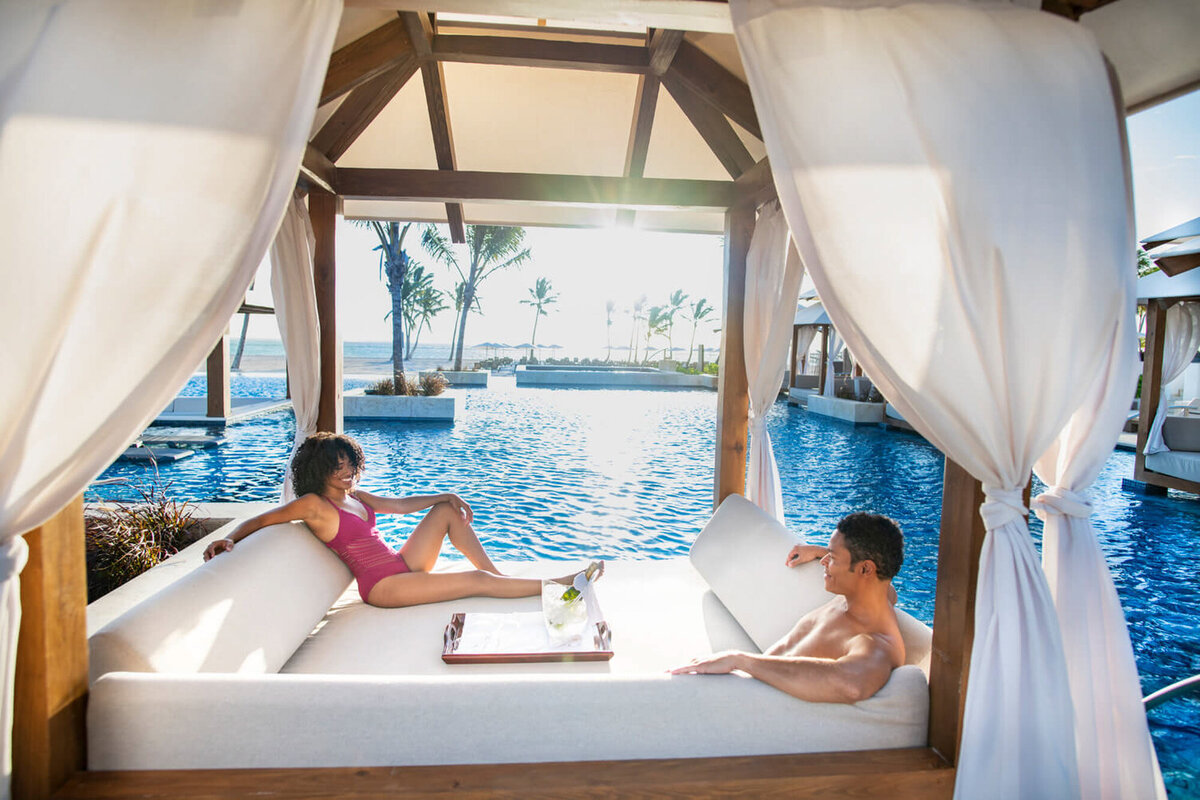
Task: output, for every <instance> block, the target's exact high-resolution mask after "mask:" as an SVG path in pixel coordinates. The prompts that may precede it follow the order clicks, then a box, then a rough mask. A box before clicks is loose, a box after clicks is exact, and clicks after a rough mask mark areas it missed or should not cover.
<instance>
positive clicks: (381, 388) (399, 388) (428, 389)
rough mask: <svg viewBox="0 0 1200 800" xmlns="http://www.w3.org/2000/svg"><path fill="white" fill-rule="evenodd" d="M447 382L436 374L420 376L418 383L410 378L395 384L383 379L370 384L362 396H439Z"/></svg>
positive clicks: (390, 380)
mask: <svg viewBox="0 0 1200 800" xmlns="http://www.w3.org/2000/svg"><path fill="white" fill-rule="evenodd" d="M449 385H450V383H449V381H447V380H446V376H445V375H440V374H438V373H436V372H427V373H425V374H424V375H422V376H421V380H420V381H419V382H418V381H416V380H414V379H412V378H406V379H404V380H402V381H400V382H396V381H395V380H393V379H392V378H384V379H382V380H378V381H376V382H375V383H373V384H371V385H370V386H368V387H367V388H365V389H363V394H377V395H388V396H400V397H417V396H422V395H423V396H425V397H433V396H434V395H439V394H441V393H442V392H443V391H444V390H445V388H446V387H447V386H449Z"/></svg>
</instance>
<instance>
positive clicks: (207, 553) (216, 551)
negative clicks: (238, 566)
mask: <svg viewBox="0 0 1200 800" xmlns="http://www.w3.org/2000/svg"><path fill="white" fill-rule="evenodd" d="M233 545H234V541H233V539H217V540H216V541H215V542H213V543H212V544H210V545H209V546H208V547H206V548H204V560H205V561H208V560H209V559H210V558H212V557H213V556H215V555H220V554H221V553H227V552H229V551H230V550H232V549H233Z"/></svg>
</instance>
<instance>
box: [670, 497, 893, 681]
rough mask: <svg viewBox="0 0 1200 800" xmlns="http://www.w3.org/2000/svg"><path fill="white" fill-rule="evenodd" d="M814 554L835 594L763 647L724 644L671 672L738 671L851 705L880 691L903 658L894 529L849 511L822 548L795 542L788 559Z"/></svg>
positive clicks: (885, 520)
mask: <svg viewBox="0 0 1200 800" xmlns="http://www.w3.org/2000/svg"><path fill="white" fill-rule="evenodd" d="M817 558H820V559H821V566H822V567H824V569H825V589H826V591H829V592H832V593H833V594H835V595H837V596H836V597H834V598H833V599H832V600H830V601H829V602H828V603H826V604H825V605H823V606H821V607H820V608H817V609H814V610H813V611H810V612H809V613H807V614H805V615H804V616H803V617H802V618H801V619H800V621H799V622H798V623H797V624H796V627H794V628H792V630H791V632H790V633H789V634H788V635H787V636H785V637H783V638H782V639H780V640H779V641H778V642H776V643H775V644H774V645H773V646H772V647H771V648H770V649H769V650H767V652H765V653H763V654H761V655H759V654H756V653H746V652H743V651H740V650H727V651H725V652H722V653H714V654H713V655H711V656H708V657H707V658H698V659H694V660H693V661H692V663H691V664H688V665H686V666H683V667H678V668H676V669H673V670H671V672H672V673H673V674H676V675H679V674H684V673H694V674H705V675H708V674H716V673H725V672H732V671H734V670H738V671H740V672H745V673H747V674H749V675H751V676H753V677H755V678H757V679H759V680H760V681H763V682H764V683H768V684H770V685H771V686H774V687H775V688H776V689H779V690H781V691H784V692H787V693H788V694H790V695H793V696H795V697H798V698H800V699H801V700H809V701H812V702H819V703H857V702H858V701H859V700H865V699H866V698H868V697H871V696H872V695H874V694H875V693H876V692H878V691H879V690H880V689H882V688H883V685H884V684H885V683H887V681H888V678H889V676H890V675H891V673H892V670H893V669H895V668H896V667H899V666H900V665H902V664H903V663H904V641H903V640H902V639H901V638H900V628H899V626H898V625H897V623H896V612H895V611H894V610H893V609H892V604H893V603H894V602H895V590H894V589H893V588H892V577H893V576H894V575H895V574H896V573H897V572H898V571H899V570H900V565H901V564H902V563H903V561H904V538H903V536H902V535H901V533H900V528H899V526H897V525H896V523H895V522H893V521H892V520H891V519H889V518H887V517H884V516H881V515H879V514H864V513H855V514H850V515H848V516H846V517H844V518H843V519H842V521H841V522H839V523H838V525H837V529H836V530H835V531H834V533H833V536H831V537H830V538H829V547H828V548H824V547H817V546H814V545H796V546H795V547H793V548H792V550H791V552H789V553H788V556H787V564H788V566H791V567H795V566H798V565H800V564H803V563H806V562H808V561H813V560H815V559H817Z"/></svg>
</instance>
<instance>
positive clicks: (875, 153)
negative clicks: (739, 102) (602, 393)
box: [730, 0, 1152, 799]
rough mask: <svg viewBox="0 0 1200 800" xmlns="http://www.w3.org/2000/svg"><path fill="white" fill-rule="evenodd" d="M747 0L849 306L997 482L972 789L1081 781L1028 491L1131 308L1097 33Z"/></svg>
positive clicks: (1114, 126)
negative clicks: (1029, 521)
mask: <svg viewBox="0 0 1200 800" xmlns="http://www.w3.org/2000/svg"><path fill="white" fill-rule="evenodd" d="M730 7H731V11H732V14H733V20H734V30H735V34H736V36H737V40H738V45H739V49H740V50H741V55H742V61H743V63H744V64H745V65H746V72H747V76H748V80H749V83H750V89H751V92H752V94H753V96H754V104H755V108H756V109H757V110H758V114H759V121H760V122H761V124H762V128H763V134H764V141H765V143H766V148H767V154H768V156H769V157H770V159H771V166H772V171H773V172H774V177H775V183H776V186H777V188H778V189H779V193H780V201H781V204H782V206H783V208H784V212H785V214H786V216H787V219H788V223H789V227H790V228H791V231H792V234H793V237H794V239H795V241H796V244H797V246H798V248H799V250H800V254H801V257H802V258H803V259H804V263H805V265H806V266H807V267H808V269H809V272H810V274H811V275H812V279H813V283H814V285H815V286H816V288H817V291H818V293H819V294H820V297H821V299H822V302H824V304H825V308H826V310H827V311H828V313H829V316H830V318H831V319H832V320H833V322H834V324H835V325H836V326H837V327H838V331H839V333H840V334H841V335H842V336H843V337H844V338H845V339H846V341H847V342H848V343H849V345H850V346H851V347H852V348H853V350H854V354H855V355H856V356H857V357H858V359H859V361H860V363H861V364H862V365H863V367H864V369H866V371H867V372H868V373H869V374H870V375H871V377H872V380H873V381H875V383H876V385H878V386H879V388H880V390H881V391H882V392H883V393H884V394H885V395H886V396H887V397H888V398H889V399H891V401H892V402H893V404H895V405H896V406H897V408H898V409H899V410H900V412H901V413H902V414H903V415H904V418H905V419H907V420H908V421H909V422H910V423H911V424H912V425H913V426H914V427H915V428H916V429H917V430H918V431H920V432H921V433H922V434H924V435H925V436H926V437H927V438H928V439H929V440H930V441H931V442H933V443H934V444H935V445H936V446H937V447H938V448H939V449H940V450H942V452H944V453H945V454H946V456H947V458H950V459H953V460H954V461H956V462H957V463H958V464H960V465H962V466H963V467H964V468H965V469H966V470H967V471H968V472H970V473H971V474H972V475H973V476H975V477H976V478H977V479H979V480H981V481H982V483H983V485H984V491H985V494H986V498H987V500H986V502H985V503H984V504H983V506H982V507H981V514H982V515H983V518H984V524H985V527H986V529H987V531H988V533H987V536H986V539H985V541H984V545H983V551H982V553H981V558H980V570H979V582H978V592H977V596H976V616H975V640H974V647H973V650H972V654H971V665H970V680H969V684H968V694H967V698H966V708H965V716H964V723H963V735H962V742H961V751H960V754H959V761H958V770H957V783H956V796H957V797H959V798H972V799H974V798H991V797H995V798H1010V797H1053V798H1078V797H1080V780H1079V774H1078V766H1077V759H1076V748H1075V734H1074V721H1073V720H1074V709H1073V703H1072V697H1071V691H1070V688H1069V682H1068V676H1067V664H1066V660H1065V656H1064V653H1063V644H1062V636H1061V633H1060V630H1059V621H1058V618H1057V615H1056V611H1055V607H1054V604H1053V598H1052V597H1051V593H1050V589H1049V586H1048V585H1047V582H1046V579H1045V573H1043V571H1042V569H1041V568H1040V565H1039V564H1038V559H1037V555H1036V552H1035V550H1034V547H1033V543H1032V541H1031V539H1030V537H1029V533H1028V528H1027V525H1026V520H1025V513H1026V511H1025V509H1024V508H1023V506H1022V503H1021V490H1022V487H1023V486H1024V485H1025V483H1026V482H1027V480H1028V478H1029V474H1030V470H1031V467H1032V465H1033V463H1034V461H1035V460H1036V459H1037V458H1038V457H1039V456H1041V455H1042V454H1043V453H1044V452H1046V450H1047V449H1048V448H1049V447H1050V445H1051V444H1052V443H1053V442H1054V441H1055V439H1056V437H1058V435H1059V433H1060V431H1062V429H1063V427H1064V426H1065V425H1066V424H1067V422H1068V420H1070V419H1071V418H1072V416H1073V415H1074V414H1076V411H1077V409H1080V408H1081V407H1085V406H1086V404H1087V401H1088V396H1087V395H1088V394H1089V392H1090V390H1091V388H1092V386H1093V383H1094V379H1095V376H1096V375H1098V374H1101V373H1106V372H1108V371H1109V370H1110V369H1111V368H1112V360H1113V358H1114V349H1113V342H1114V331H1115V330H1117V328H1118V326H1119V325H1121V324H1122V323H1121V320H1122V319H1123V318H1124V316H1125V315H1127V314H1129V313H1131V301H1130V295H1129V293H1128V292H1129V281H1128V279H1127V275H1126V274H1125V272H1126V271H1127V270H1128V266H1127V265H1128V254H1129V253H1130V252H1132V251H1133V236H1132V230H1131V228H1130V225H1129V219H1128V215H1127V207H1126V199H1125V198H1126V195H1125V175H1124V170H1123V167H1122V152H1123V151H1122V143H1121V138H1120V135H1119V127H1120V124H1121V123H1120V121H1119V120H1118V118H1117V115H1116V113H1115V112H1114V109H1113V105H1112V100H1111V94H1110V91H1109V86H1108V81H1107V76H1106V73H1105V67H1104V63H1103V61H1102V58H1101V55H1100V53H1099V50H1098V48H1097V47H1096V44H1095V42H1094V40H1093V39H1092V37H1091V34H1090V33H1088V32H1087V30H1086V29H1084V28H1082V27H1081V26H1079V25H1077V24H1074V23H1072V22H1069V21H1067V20H1063V19H1059V18H1056V17H1053V16H1051V15H1049V14H1043V13H1040V12H1037V11H1032V10H1027V9H1023V8H1016V7H1010V6H1006V5H1003V4H977V5H976V4H971V3H955V2H941V3H919V2H914V3H906V2H903V0H885V2H882V3H880V4H874V3H871V2H864V1H863V0H842V1H841V2H838V1H837V0H828V1H827V2H819V0H817V1H813V2H804V0H792V1H791V2H788V0H776V1H775V2H772V1H771V0H732V2H731V6H730ZM1125 399H1126V400H1128V398H1127V397H1126V398H1125ZM1096 435H1097V437H1099V436H1100V433H1099V432H1098V433H1097V434H1096ZM1112 438H1113V441H1115V431H1114V432H1113V437H1112ZM1113 441H1110V442H1109V445H1111V444H1112V443H1113ZM1097 447H1099V445H1097ZM1083 472H1085V470H1083V469H1079V473H1080V474H1081V475H1082V473H1083ZM1057 477H1060V478H1062V477H1063V476H1057ZM1073 477H1074V476H1070V478H1073ZM1064 479H1068V478H1064ZM1071 485H1072V486H1074V487H1075V488H1076V489H1082V487H1081V486H1080V485H1079V484H1078V483H1076V482H1074V480H1071ZM1112 624H1118V623H1117V622H1113V623H1112ZM1118 638H1119V637H1118ZM1139 744H1140V743H1139ZM1140 788H1141V791H1142V793H1143V795H1144V794H1146V793H1147V792H1149V791H1152V789H1151V787H1146V786H1142V787H1140Z"/></svg>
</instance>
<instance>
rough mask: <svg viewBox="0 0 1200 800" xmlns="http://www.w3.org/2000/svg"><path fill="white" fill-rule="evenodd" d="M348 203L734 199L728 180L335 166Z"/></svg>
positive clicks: (670, 204) (670, 203) (659, 203)
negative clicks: (375, 201) (361, 201)
mask: <svg viewBox="0 0 1200 800" xmlns="http://www.w3.org/2000/svg"><path fill="white" fill-rule="evenodd" d="M337 180H338V189H339V191H340V193H341V196H342V197H344V198H346V199H348V200H415V201H435V202H443V203H444V202H447V201H470V200H487V201H500V202H506V201H507V202H521V203H552V204H556V205H585V206H596V205H598V206H627V207H633V208H641V209H655V208H702V209H703V208H710V209H725V208H728V207H729V206H731V205H733V204H734V203H735V202H736V200H737V193H736V189H735V187H734V183H733V181H701V180H671V179H666V178H618V177H612V176H608V175H603V176H599V175H544V174H540V173H513V172H465V171H454V172H450V171H448V170H436V169H433V170H423V169H362V168H345V167H342V168H339V169H338V170H337Z"/></svg>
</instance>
